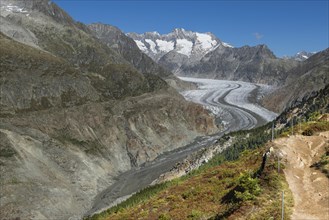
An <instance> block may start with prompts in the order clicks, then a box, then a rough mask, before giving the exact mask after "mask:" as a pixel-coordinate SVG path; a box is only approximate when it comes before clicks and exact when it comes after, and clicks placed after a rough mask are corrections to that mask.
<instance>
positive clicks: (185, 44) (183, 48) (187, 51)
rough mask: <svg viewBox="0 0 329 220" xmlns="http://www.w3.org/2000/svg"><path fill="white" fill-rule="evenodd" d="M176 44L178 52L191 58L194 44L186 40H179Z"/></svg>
mask: <svg viewBox="0 0 329 220" xmlns="http://www.w3.org/2000/svg"><path fill="white" fill-rule="evenodd" d="M176 42H177V44H176V47H177V48H178V50H177V52H178V53H180V54H184V55H186V56H188V57H189V56H190V55H191V52H192V47H193V43H192V42H191V41H188V40H186V39H177V41H176Z"/></svg>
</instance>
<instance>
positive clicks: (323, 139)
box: [275, 131, 329, 220]
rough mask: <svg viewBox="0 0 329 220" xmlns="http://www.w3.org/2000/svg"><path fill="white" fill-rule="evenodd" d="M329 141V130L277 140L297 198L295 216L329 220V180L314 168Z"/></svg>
mask: <svg viewBox="0 0 329 220" xmlns="http://www.w3.org/2000/svg"><path fill="white" fill-rule="evenodd" d="M328 141H329V132H328V131H327V132H322V133H320V134H318V135H316V136H301V135H296V136H291V137H288V138H280V139H277V140H276V141H275V144H276V145H277V146H278V147H279V148H280V150H281V156H282V157H283V159H282V161H283V163H284V164H285V169H284V173H285V176H286V179H287V182H288V184H289V188H290V190H291V191H292V193H293V197H294V203H295V205H294V209H293V214H292V215H291V219H303V220H306V219H307V220H309V219H326V220H328V219H329V179H328V178H327V177H326V176H325V175H324V174H323V173H321V171H319V170H316V169H315V168H311V167H310V166H311V165H312V164H314V163H316V162H318V161H319V160H320V157H321V155H323V154H324V151H325V146H326V145H328Z"/></svg>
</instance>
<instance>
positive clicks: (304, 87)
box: [262, 48, 329, 112]
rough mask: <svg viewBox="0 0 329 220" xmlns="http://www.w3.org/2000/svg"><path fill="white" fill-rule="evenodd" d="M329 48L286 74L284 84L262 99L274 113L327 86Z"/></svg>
mask: <svg viewBox="0 0 329 220" xmlns="http://www.w3.org/2000/svg"><path fill="white" fill-rule="evenodd" d="M328 73H329V48H327V49H326V50H324V51H321V52H319V53H317V54H315V55H313V56H311V57H310V58H309V59H307V60H305V61H303V62H301V63H300V64H299V65H298V66H296V67H295V68H293V69H291V70H290V71H288V72H287V78H286V81H285V84H284V85H283V86H281V87H280V88H278V89H277V90H276V91H274V92H273V93H272V94H270V95H269V96H267V97H265V98H264V99H263V101H262V102H263V104H264V105H265V106H266V107H267V108H269V109H271V110H273V111H276V112H281V111H283V110H284V109H285V108H287V107H289V106H294V105H297V104H299V103H300V102H302V101H303V100H305V99H307V98H308V97H310V96H312V95H314V94H315V93H317V91H319V90H320V89H322V88H324V87H325V86H327V85H328V84H329V77H328Z"/></svg>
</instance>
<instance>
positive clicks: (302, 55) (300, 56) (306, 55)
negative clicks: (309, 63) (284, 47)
mask: <svg viewBox="0 0 329 220" xmlns="http://www.w3.org/2000/svg"><path fill="white" fill-rule="evenodd" d="M314 54H316V52H306V51H300V52H298V53H296V54H295V55H293V56H284V57H283V58H284V59H293V60H297V61H304V60H307V59H308V58H309V57H310V56H312V55H314Z"/></svg>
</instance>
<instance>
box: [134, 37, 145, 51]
mask: <svg viewBox="0 0 329 220" xmlns="http://www.w3.org/2000/svg"><path fill="white" fill-rule="evenodd" d="M135 42H136V44H137V46H138V48H139V49H140V50H141V51H143V52H146V51H147V47H146V46H145V44H144V43H143V42H142V41H140V40H135Z"/></svg>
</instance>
